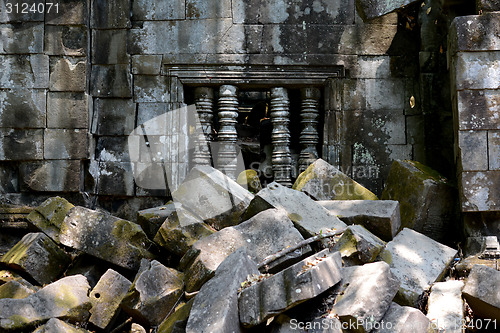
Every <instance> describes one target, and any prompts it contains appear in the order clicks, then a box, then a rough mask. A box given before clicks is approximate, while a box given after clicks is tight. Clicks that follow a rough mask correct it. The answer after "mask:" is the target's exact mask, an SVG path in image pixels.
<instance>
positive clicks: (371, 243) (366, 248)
mask: <svg viewBox="0 0 500 333" xmlns="http://www.w3.org/2000/svg"><path fill="white" fill-rule="evenodd" d="M384 248H385V242H384V241H383V240H381V239H380V238H378V237H377V236H375V235H374V234H372V233H371V232H369V231H368V230H366V229H365V228H364V227H362V226H360V225H351V226H348V227H347V229H346V231H345V232H344V233H343V234H342V237H340V239H339V240H338V241H337V242H336V243H335V245H334V246H333V250H334V251H339V252H340V254H341V255H342V258H343V260H344V265H346V266H347V265H349V266H351V265H359V264H367V263H370V262H373V261H375V259H376V258H377V256H378V255H379V253H380V251H382V250H383V249H384Z"/></svg>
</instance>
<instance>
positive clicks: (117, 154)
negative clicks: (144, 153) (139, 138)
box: [95, 136, 133, 162]
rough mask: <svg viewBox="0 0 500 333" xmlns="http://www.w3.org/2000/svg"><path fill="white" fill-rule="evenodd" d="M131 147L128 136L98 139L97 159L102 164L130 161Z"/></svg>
mask: <svg viewBox="0 0 500 333" xmlns="http://www.w3.org/2000/svg"><path fill="white" fill-rule="evenodd" d="M132 149H133V147H131V146H130V144H129V141H128V140H127V137H126V136H101V137H99V138H98V139H97V146H96V150H95V159H96V160H98V161H101V162H128V161H130V152H129V150H132Z"/></svg>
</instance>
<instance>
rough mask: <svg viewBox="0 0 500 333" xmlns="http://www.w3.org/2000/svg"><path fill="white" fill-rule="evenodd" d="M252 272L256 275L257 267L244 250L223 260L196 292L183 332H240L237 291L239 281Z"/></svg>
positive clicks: (257, 272) (239, 285)
mask: <svg viewBox="0 0 500 333" xmlns="http://www.w3.org/2000/svg"><path fill="white" fill-rule="evenodd" d="M252 274H257V275H258V274H259V270H258V269H257V265H256V264H255V262H253V261H252V260H251V259H250V257H249V255H248V254H247V252H246V251H245V250H244V249H238V250H237V251H235V252H234V253H233V254H231V255H230V256H228V257H227V259H226V260H224V261H222V263H221V264H220V265H219V268H217V271H216V272H215V276H214V277H213V278H212V279H211V280H210V281H208V282H207V283H205V284H204V285H203V287H202V288H201V290H200V292H199V293H198V295H196V297H195V299H194V303H193V306H192V308H191V313H190V314H189V319H188V323H187V327H186V333H198V332H209V331H210V332H212V331H213V332H235V333H241V332H242V331H243V330H242V328H241V326H240V321H239V318H238V295H237V293H238V289H239V288H240V287H241V283H242V282H243V281H245V279H246V278H247V276H249V275H252Z"/></svg>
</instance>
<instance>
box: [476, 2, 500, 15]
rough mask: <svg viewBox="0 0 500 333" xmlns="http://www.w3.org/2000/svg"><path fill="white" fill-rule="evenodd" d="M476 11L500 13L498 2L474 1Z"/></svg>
mask: <svg viewBox="0 0 500 333" xmlns="http://www.w3.org/2000/svg"><path fill="white" fill-rule="evenodd" d="M476 10H477V11H478V12H498V11H500V1H498V0H476Z"/></svg>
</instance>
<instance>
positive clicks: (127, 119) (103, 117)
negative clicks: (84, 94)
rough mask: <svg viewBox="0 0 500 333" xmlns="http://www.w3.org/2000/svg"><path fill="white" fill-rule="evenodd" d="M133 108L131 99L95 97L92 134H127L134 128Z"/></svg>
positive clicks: (134, 107)
mask: <svg viewBox="0 0 500 333" xmlns="http://www.w3.org/2000/svg"><path fill="white" fill-rule="evenodd" d="M135 109H136V105H135V104H134V103H133V102H132V100H131V99H110V98H97V99H96V100H95V101H94V120H93V122H92V124H93V127H92V129H91V131H92V134H97V135H129V134H130V133H132V131H133V130H134V128H135ZM116 124H120V126H116Z"/></svg>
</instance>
